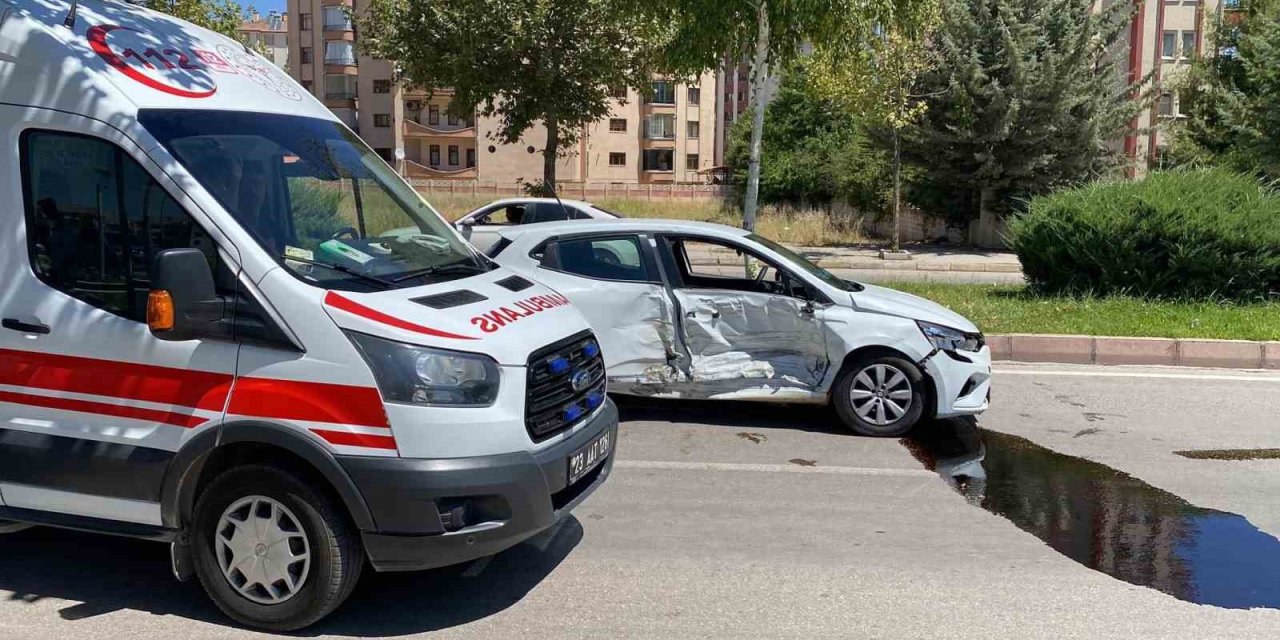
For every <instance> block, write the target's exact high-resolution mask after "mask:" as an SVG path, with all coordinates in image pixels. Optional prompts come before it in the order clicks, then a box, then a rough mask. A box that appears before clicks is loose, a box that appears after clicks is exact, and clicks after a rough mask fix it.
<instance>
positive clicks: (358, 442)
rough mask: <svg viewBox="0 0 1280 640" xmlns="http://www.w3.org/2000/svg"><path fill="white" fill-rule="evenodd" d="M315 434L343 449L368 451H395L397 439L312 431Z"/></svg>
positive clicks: (341, 432)
mask: <svg viewBox="0 0 1280 640" xmlns="http://www.w3.org/2000/svg"><path fill="white" fill-rule="evenodd" d="M311 433H314V434H316V435H318V436H320V437H321V438H323V439H324V441H325V442H328V443H329V444H336V445H339V446H343V447H364V448H366V449H386V450H389V451H395V449H396V439H395V438H392V437H391V436H374V435H369V434H367V433H349V432H346V431H329V430H327V429H312V430H311Z"/></svg>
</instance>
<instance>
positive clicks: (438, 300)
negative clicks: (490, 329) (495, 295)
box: [413, 289, 488, 309]
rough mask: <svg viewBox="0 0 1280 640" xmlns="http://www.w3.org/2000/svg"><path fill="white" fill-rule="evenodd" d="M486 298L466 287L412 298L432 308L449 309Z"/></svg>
mask: <svg viewBox="0 0 1280 640" xmlns="http://www.w3.org/2000/svg"><path fill="white" fill-rule="evenodd" d="M482 300H488V298H486V297H484V296H482V295H480V294H478V293H476V292H474V291H467V290H466V289H459V290H457V291H449V292H447V293H437V294H436V295H434V296H426V297H423V298H414V299H413V301H414V302H416V303H418V304H421V305H426V306H428V307H431V308H432V309H449V308H452V307H461V306H462V305H464V304H471V303H472V302H480V301H482Z"/></svg>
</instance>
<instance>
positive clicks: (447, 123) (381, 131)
mask: <svg viewBox="0 0 1280 640" xmlns="http://www.w3.org/2000/svg"><path fill="white" fill-rule="evenodd" d="M353 2H354V0H288V13H289V15H291V16H296V19H295V20H290V21H289V24H288V33H289V48H290V56H291V58H292V59H293V60H296V61H297V64H294V65H293V68H291V69H290V73H291V74H292V75H293V76H294V77H295V78H297V79H298V80H299V81H300V82H301V83H302V85H303V86H304V87H306V88H307V90H309V91H311V92H312V93H313V94H315V96H316V97H317V98H319V99H320V100H322V101H323V102H324V103H325V105H326V106H327V107H329V108H330V109H332V110H333V112H334V113H335V114H337V115H338V117H339V118H340V119H342V121H343V122H345V123H346V124H347V125H348V126H350V127H351V128H352V129H354V130H355V131H356V132H357V133H359V134H360V137H361V138H363V139H364V140H365V142H366V143H367V144H368V145H369V146H370V147H372V148H373V149H374V150H375V151H377V152H378V154H379V155H381V156H382V157H384V158H386V159H387V160H388V161H389V162H392V163H393V164H394V165H395V166H396V167H397V168H398V169H399V170H400V171H401V172H402V173H404V174H405V175H407V176H410V177H415V178H430V179H469V180H480V181H484V182H493V183H499V184H512V183H516V182H520V181H529V182H534V181H537V180H540V179H541V177H542V166H543V161H542V155H541V150H542V148H543V147H544V146H545V145H546V131H545V129H543V128H542V127H540V126H536V127H534V128H532V129H530V130H529V131H526V132H525V134H524V136H523V137H522V138H521V139H520V140H519V141H518V142H516V143H514V144H500V143H498V142H497V137H496V135H495V132H496V131H497V129H498V125H499V122H498V121H497V120H496V119H492V118H484V117H476V116H474V115H469V116H465V117H459V116H456V115H450V114H449V105H450V102H451V100H452V98H453V96H452V93H451V92H450V91H448V90H447V89H445V90H442V89H437V90H435V91H431V92H428V91H425V90H422V89H416V88H410V87H405V86H402V85H401V84H399V83H397V82H395V79H394V77H393V68H392V65H391V63H390V62H388V61H386V60H378V59H374V58H370V57H367V56H361V55H359V52H358V48H357V47H356V46H355V42H356V35H355V30H354V29H353V27H352V24H351V21H350V20H349V19H348V18H347V15H348V11H349V10H351V8H352V7H353V4H352V3H353ZM358 8H359V7H358V6H355V9H357V10H358ZM651 89H652V94H653V95H652V97H649V98H643V97H642V94H641V93H640V92H639V91H636V90H635V89H627V88H619V89H617V90H616V91H615V94H614V97H615V102H614V104H613V107H612V110H611V112H610V113H609V114H608V116H606V117H605V118H602V119H601V120H600V121H598V122H596V123H594V124H592V125H590V126H587V127H585V129H584V131H583V132H582V136H581V139H580V140H579V142H578V144H577V145H576V146H575V147H574V148H572V149H568V150H566V151H567V152H566V153H565V154H564V157H562V158H561V159H560V160H559V164H558V166H557V176H558V178H559V179H561V180H565V181H570V182H596V183H599V182H616V183H648V184H670V183H702V182H706V181H707V180H708V179H709V176H710V173H711V172H710V170H711V169H712V168H713V167H715V166H716V165H717V164H718V163H719V162H720V138H719V134H720V132H721V131H722V130H723V126H722V125H721V124H720V123H719V119H718V113H719V111H718V105H719V100H718V97H719V94H720V92H721V89H720V87H719V85H718V76H717V74H716V73H715V72H708V73H705V74H703V75H702V76H701V77H699V78H698V79H696V81H694V82H689V83H684V82H674V81H670V80H665V79H661V78H659V79H655V80H654V81H653V84H652V87H651ZM396 150H402V151H403V152H404V156H403V160H397V159H396Z"/></svg>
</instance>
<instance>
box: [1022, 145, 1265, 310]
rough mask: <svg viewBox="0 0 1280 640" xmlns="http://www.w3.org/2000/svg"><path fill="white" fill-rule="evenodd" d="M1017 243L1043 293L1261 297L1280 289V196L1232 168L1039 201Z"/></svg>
mask: <svg viewBox="0 0 1280 640" xmlns="http://www.w3.org/2000/svg"><path fill="white" fill-rule="evenodd" d="M1008 241H1009V245H1010V246H1011V247H1012V249H1013V250H1014V251H1015V252H1017V254H1018V257H1019V259H1021V260H1022V268H1023V271H1024V272H1025V273H1026V275H1027V280H1028V282H1029V283H1030V284H1031V286H1032V287H1033V288H1034V289H1035V290H1036V291H1037V292H1043V293H1073V294H1080V293H1092V294H1098V295H1109V294H1115V293H1124V294H1129V295H1140V296H1150V297H1161V298H1186V299H1192V298H1230V299H1236V300H1249V299H1258V298H1262V297H1266V296H1272V295H1275V294H1276V293H1277V292H1278V291H1280V196H1277V195H1276V194H1275V193H1273V192H1271V191H1270V190H1267V189H1264V188H1262V187H1260V186H1259V184H1258V182H1257V181H1256V180H1254V179H1253V178H1250V177H1247V176H1242V175H1237V174H1233V173H1230V172H1227V171H1223V170H1200V171H1169V172H1160V173H1154V174H1152V175H1150V176H1149V177H1147V178H1146V179H1145V180H1142V181H1139V182H1113V183H1095V184H1092V185H1088V186H1084V187H1079V188H1075V189H1069V190H1065V191H1060V192H1058V193H1054V194H1051V195H1048V196H1043V197H1040V198H1037V199H1034V200H1032V201H1031V203H1030V204H1029V206H1028V208H1027V211H1026V212H1025V213H1023V214H1020V215H1018V216H1015V217H1014V218H1013V220H1011V221H1010V224H1009V231H1008Z"/></svg>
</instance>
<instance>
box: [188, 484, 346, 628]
mask: <svg viewBox="0 0 1280 640" xmlns="http://www.w3.org/2000/svg"><path fill="white" fill-rule="evenodd" d="M242 518H243V519H246V520H244V522H245V524H246V525H248V524H250V523H249V522H248V520H247V518H258V519H259V520H258V521H257V522H254V523H252V524H255V525H257V524H263V523H265V527H263V528H265V529H267V530H268V531H275V533H277V534H279V535H280V536H283V537H279V536H277V537H279V541H278V542H277V543H271V544H267V543H264V542H258V543H256V544H253V545H252V548H253V551H252V552H251V553H250V554H249V555H252V556H253V557H249V558H248V560H247V561H246V562H244V563H240V565H239V566H241V567H247V569H246V571H247V573H246V572H244V571H241V572H238V573H237V571H232V572H230V575H232V576H234V577H235V579H237V580H239V581H240V582H241V583H242V584H241V585H240V586H241V587H244V588H245V589H247V592H245V593H242V591H241V590H240V589H237V586H236V585H233V584H232V579H233V578H231V577H228V574H224V572H223V564H224V563H225V564H234V563H232V562H231V559H232V558H241V557H248V556H242V555H241V554H233V544H232V543H235V544H234V546H235V547H243V546H244V544H242V543H244V542H245V541H253V540H259V541H261V540H263V538H256V537H247V538H242V539H236V536H237V535H238V534H241V533H242V532H244V531H253V529H252V527H247V528H246V529H243V530H241V529H240V528H239V527H238V526H236V524H235V523H236V522H239V521H240V519H242ZM273 523H274V524H275V525H276V529H274V530H273V529H271V528H270V527H271V525H272V524H273ZM295 525H296V526H295ZM190 535H191V541H192V554H193V555H194V558H195V568H196V575H197V576H199V578H200V584H201V585H203V586H204V590H205V592H206V593H208V594H209V597H210V598H211V599H212V600H213V602H214V604H216V605H218V608H219V609H221V610H222V612H223V613H225V614H227V615H228V616H229V617H231V618H232V619H233V620H235V621H236V622H238V623H240V624H243V625H245V626H249V627H254V628H257V629H265V630H269V631H295V630H298V629H301V628H303V627H306V626H309V625H311V624H313V623H315V622H316V621H318V620H320V619H321V618H323V617H325V616H326V615H329V613H330V612H332V611H333V610H334V609H336V608H337V607H338V605H340V604H342V602H343V601H344V600H346V599H347V596H349V595H351V591H352V590H353V589H354V588H355V585H356V582H358V581H359V579H360V572H361V571H362V570H363V568H364V560H365V558H364V552H363V549H362V548H361V544H360V536H359V532H358V531H356V530H355V528H354V527H353V526H352V525H351V523H350V521H349V520H348V518H347V516H346V513H345V512H344V511H343V510H342V509H341V508H340V507H339V506H338V505H337V504H336V503H335V502H334V500H332V499H331V498H330V497H329V496H328V495H326V494H324V493H323V492H321V491H319V490H317V489H316V488H315V487H314V486H312V485H311V484H309V483H307V482H306V481H305V480H303V479H302V478H301V477H300V476H297V475H295V474H293V473H290V472H288V471H285V470H281V469H277V468H274V467H267V466H261V465H245V466H239V467H234V468H232V469H229V470H227V471H225V472H223V473H222V474H221V475H219V476H218V477H217V478H215V479H214V480H213V481H212V482H211V483H210V484H209V486H208V487H207V488H206V489H205V490H204V491H203V493H201V494H200V497H199V499H198V500H197V502H196V507H195V518H194V526H193V529H192V530H191V532H190ZM245 535H248V536H256V533H251V534H245ZM271 537H272V536H271V535H270V534H269V535H268V536H267V538H266V539H270V538H271ZM284 538H287V539H284ZM304 544H305V546H303V545H304ZM285 549H287V551H285ZM242 550H243V549H242ZM279 553H288V554H291V555H292V554H297V555H298V556H301V555H302V554H303V553H305V554H306V559H305V560H303V559H298V558H295V557H289V558H288V559H287V560H285V561H283V562H282V561H279V560H278V558H279V557H280V556H279V555H264V554H279ZM273 563H274V564H273ZM259 567H261V568H264V572H263V573H258V571H257V568H259ZM280 567H287V569H286V570H285V572H286V573H288V574H289V577H288V579H291V580H292V581H293V583H294V584H293V585H289V584H288V579H286V580H285V581H283V582H276V583H275V586H273V587H271V588H265V587H262V586H261V584H260V583H261V582H262V577H268V578H269V577H270V576H271V575H272V574H271V573H268V572H272V571H274V572H279V571H280V570H281V569H280ZM251 575H252V576H255V578H250V577H248V576H251ZM294 587H296V588H294ZM282 594H283V596H284V597H283V599H281V596H282Z"/></svg>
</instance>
